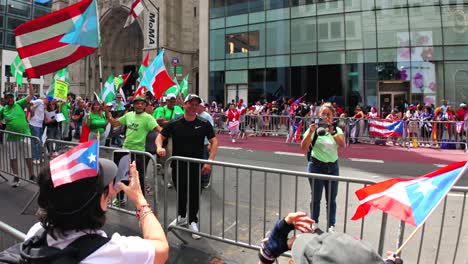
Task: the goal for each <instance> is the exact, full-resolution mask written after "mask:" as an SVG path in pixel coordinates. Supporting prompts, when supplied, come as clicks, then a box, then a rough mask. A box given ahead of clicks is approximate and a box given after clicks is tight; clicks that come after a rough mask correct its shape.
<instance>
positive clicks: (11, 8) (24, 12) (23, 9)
mask: <svg viewBox="0 0 468 264" xmlns="http://www.w3.org/2000/svg"><path fill="white" fill-rule="evenodd" d="M7 12H8V14H12V15H17V16H22V17H27V18H29V16H30V15H31V5H30V4H26V3H20V2H16V1H11V0H10V1H8V10H7Z"/></svg>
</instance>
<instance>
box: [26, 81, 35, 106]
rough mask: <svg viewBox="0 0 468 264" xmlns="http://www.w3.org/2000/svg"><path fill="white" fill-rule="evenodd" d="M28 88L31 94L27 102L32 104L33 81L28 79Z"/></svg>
mask: <svg viewBox="0 0 468 264" xmlns="http://www.w3.org/2000/svg"><path fill="white" fill-rule="evenodd" d="M28 88H29V94H28V96H27V97H26V100H27V101H28V103H29V102H31V100H32V98H33V97H34V88H33V86H32V84H31V79H29V78H28Z"/></svg>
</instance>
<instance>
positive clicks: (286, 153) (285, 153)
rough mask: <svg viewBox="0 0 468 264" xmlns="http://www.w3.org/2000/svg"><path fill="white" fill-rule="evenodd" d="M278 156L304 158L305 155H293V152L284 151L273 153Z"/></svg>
mask: <svg viewBox="0 0 468 264" xmlns="http://www.w3.org/2000/svg"><path fill="white" fill-rule="evenodd" d="M273 153H275V154H277V155H288V156H296V157H304V155H305V154H301V153H293V152H283V151H275V152H273Z"/></svg>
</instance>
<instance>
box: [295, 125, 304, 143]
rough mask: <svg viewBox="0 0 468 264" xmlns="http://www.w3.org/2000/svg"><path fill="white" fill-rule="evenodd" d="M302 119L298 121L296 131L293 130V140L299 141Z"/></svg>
mask: <svg viewBox="0 0 468 264" xmlns="http://www.w3.org/2000/svg"><path fill="white" fill-rule="evenodd" d="M302 123H303V122H302V120H301V121H300V122H299V125H297V127H296V132H294V140H296V141H301V136H302Z"/></svg>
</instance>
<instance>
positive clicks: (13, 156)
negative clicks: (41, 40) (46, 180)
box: [0, 79, 35, 188]
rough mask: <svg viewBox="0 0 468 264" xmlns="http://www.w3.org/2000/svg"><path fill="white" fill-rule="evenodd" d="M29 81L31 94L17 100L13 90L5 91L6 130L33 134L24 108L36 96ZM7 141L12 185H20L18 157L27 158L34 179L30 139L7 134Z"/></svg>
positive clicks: (1, 114) (0, 116) (2, 112)
mask: <svg viewBox="0 0 468 264" xmlns="http://www.w3.org/2000/svg"><path fill="white" fill-rule="evenodd" d="M28 83H29V94H28V96H26V97H24V98H23V99H20V100H18V101H16V102H15V98H14V94H13V92H6V93H5V105H4V107H3V108H0V120H4V121H5V130H6V131H11V132H15V133H20V134H25V135H31V130H30V129H29V126H28V121H27V119H26V114H25V112H24V109H25V108H26V107H27V106H28V104H29V102H31V99H32V98H33V96H34V88H33V86H32V85H31V82H30V80H29V79H28ZM6 143H7V149H8V156H9V158H10V167H11V170H12V173H13V175H14V176H15V178H14V180H13V185H12V187H14V188H15V187H18V186H19V184H20V183H19V178H18V158H20V159H21V158H24V159H25V161H26V165H27V168H28V171H29V179H30V180H34V179H35V176H34V172H33V165H32V164H33V163H32V159H31V152H29V147H30V144H31V143H30V139H29V138H25V137H22V136H17V135H11V134H7V136H6Z"/></svg>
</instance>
